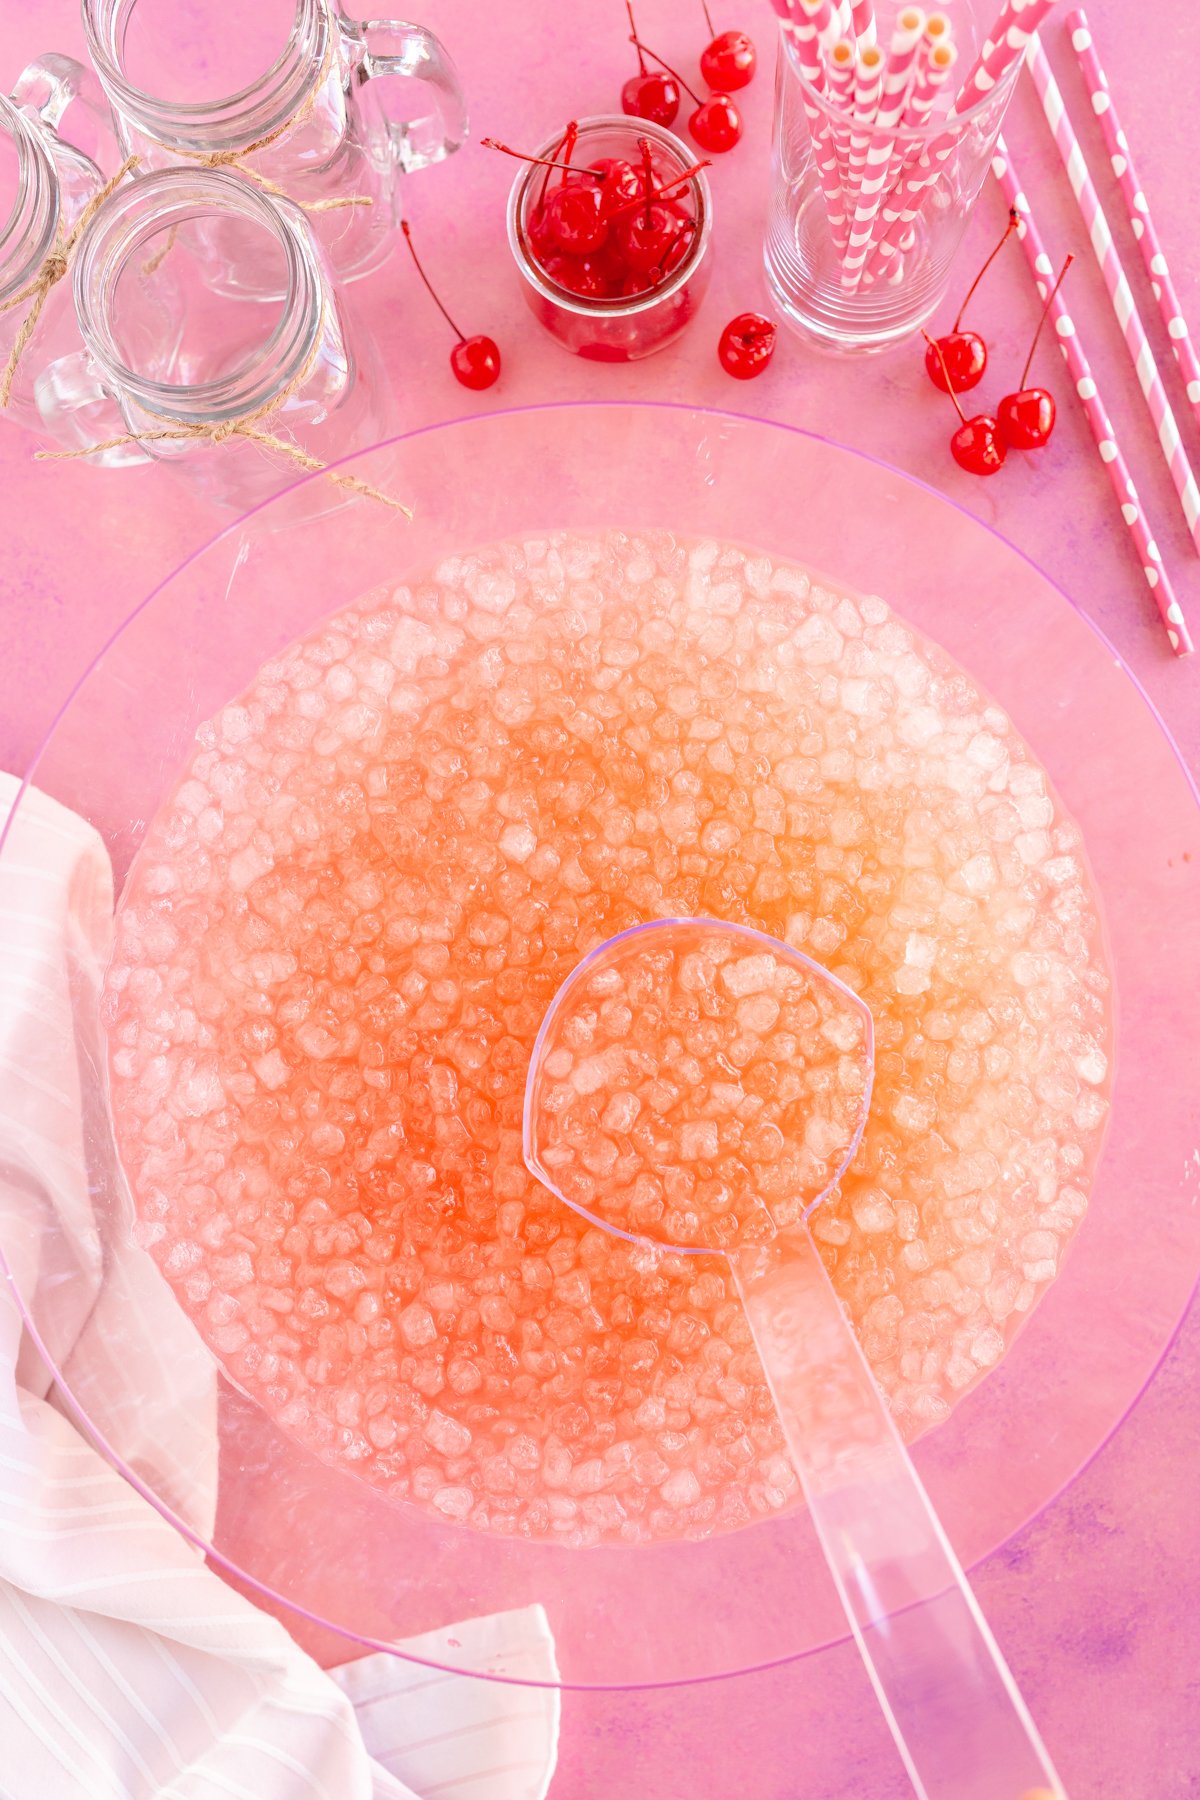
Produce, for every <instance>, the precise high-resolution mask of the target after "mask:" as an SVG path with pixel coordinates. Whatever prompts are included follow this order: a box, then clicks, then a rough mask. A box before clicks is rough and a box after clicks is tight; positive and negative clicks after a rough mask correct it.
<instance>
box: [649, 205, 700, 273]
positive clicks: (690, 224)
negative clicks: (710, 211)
mask: <svg viewBox="0 0 1200 1800" xmlns="http://www.w3.org/2000/svg"><path fill="white" fill-rule="evenodd" d="M698 229H699V227H698V226H697V224H696V221H695V219H685V220H684V221H683V223H682V225H681V226H680V227H679V237H677V238H675V239H674V240H673V241H672V242H671V243H669V244H668V245H667V247H666V249H665V250H664V251H663V253H662V255H661V256H660V257H659V259H658V261H657V262H656V263H655V265H654V266H655V268H656V269H657V270H658V272H659V274H660V275H662V276H663V277H664V278H665V277H666V273H667V271H666V269H665V268H664V266H663V265H664V264H665V262H666V260H667V258H668V256H671V255H673V254H674V251H675V246H676V244H678V242H679V239H680V238H682V237H683V236H684V235H685V233H686V234H688V235H690V234H691V233H692V232H693V231H696V230H698ZM680 260H681V261H682V258H681V259H680ZM678 266H679V265H678V264H676V267H678Z"/></svg>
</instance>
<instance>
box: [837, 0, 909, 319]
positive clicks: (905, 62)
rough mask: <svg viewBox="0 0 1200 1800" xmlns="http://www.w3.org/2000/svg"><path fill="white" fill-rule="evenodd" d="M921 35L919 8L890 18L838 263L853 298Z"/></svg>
mask: <svg viewBox="0 0 1200 1800" xmlns="http://www.w3.org/2000/svg"><path fill="white" fill-rule="evenodd" d="M924 30H925V14H924V13H923V12H922V11H921V9H920V7H918V6H909V7H905V8H904V10H903V11H902V12H900V13H898V14H897V15H896V24H895V28H894V30H893V32H892V41H891V43H890V45H889V46H888V54H887V61H886V63H885V65H884V68H883V81H882V85H881V87H880V91H879V105H878V108H877V110H876V113H875V129H874V131H873V132H872V133H871V137H870V141H869V143H868V145H867V154H866V161H865V163H864V164H863V168H862V174H861V178H860V180H859V185H858V193H857V195H856V197H855V204H854V218H853V220H852V221H851V225H850V238H849V242H848V244H847V247H846V255H845V257H844V258H843V260H842V287H843V288H844V289H845V290H846V292H847V293H851V294H853V293H856V292H857V290H858V284H859V282H860V280H861V279H862V271H863V264H864V262H865V261H866V258H867V251H868V250H869V249H870V247H871V234H872V232H873V230H874V227H875V218H876V215H877V214H878V212H879V203H880V201H881V200H882V198H883V191H884V185H885V183H886V181H887V172H888V166H889V164H890V163H891V160H892V152H893V150H894V149H895V146H896V126H897V125H898V124H899V123H900V120H901V118H902V117H903V114H904V108H905V104H906V102H907V100H908V92H909V85H910V83H911V81H912V77H913V68H914V65H915V63H916V60H917V51H918V49H919V48H920V44H921V38H922V35H923V33H924Z"/></svg>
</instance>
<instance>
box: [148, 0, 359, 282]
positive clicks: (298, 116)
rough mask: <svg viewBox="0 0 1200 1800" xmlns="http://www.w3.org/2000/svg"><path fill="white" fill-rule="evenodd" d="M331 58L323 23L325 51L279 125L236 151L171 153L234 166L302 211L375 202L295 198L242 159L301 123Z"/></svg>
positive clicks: (213, 165) (207, 164)
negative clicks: (297, 102) (297, 101)
mask: <svg viewBox="0 0 1200 1800" xmlns="http://www.w3.org/2000/svg"><path fill="white" fill-rule="evenodd" d="M333 60H334V39H333V31H332V28H331V27H330V26H328V25H327V26H326V32H325V54H324V56H323V57H322V58H321V62H320V66H319V68H318V69H317V72H316V74H315V75H314V77H313V83H312V86H311V87H310V88H309V90H308V93H307V95H306V96H305V98H304V99H303V100H302V101H301V103H300V105H299V106H298V107H297V108H296V110H295V112H294V113H290V114H289V115H288V117H287V118H286V119H284V121H283V123H282V124H281V125H276V126H275V128H274V130H273V131H268V132H265V133H264V134H263V136H262V137H258V138H255V139H254V140H253V142H251V143H249V144H243V145H242V146H241V147H240V149H237V150H185V149H184V148H183V147H182V146H181V145H178V144H174V145H172V146H171V154H172V155H173V156H182V157H185V158H186V159H187V160H188V162H194V163H199V165H200V167H201V168H202V169H234V170H236V172H237V173H238V174H239V175H244V176H245V177H246V179H247V180H248V181H253V182H255V183H256V184H257V186H259V187H260V188H262V189H263V190H264V192H266V193H268V194H276V195H278V196H279V197H280V198H282V199H284V200H292V201H293V202H294V204H295V205H297V206H299V207H301V208H302V209H303V210H304V211H305V212H310V213H319V212H334V211H335V210H336V209H337V208H339V207H343V206H373V205H374V204H375V202H374V200H373V199H372V198H371V196H370V195H369V194H344V195H338V196H335V197H333V198H331V199H328V200H296V198H295V196H294V195H292V194H289V193H288V191H287V189H286V188H285V187H282V186H281V185H280V183H279V182H277V181H272V180H271V179H270V177H269V176H267V175H260V174H259V172H258V170H257V169H251V168H249V167H248V166H247V163H246V160H245V159H246V157H248V156H256V155H257V154H258V152H259V151H260V150H268V149H270V147H271V145H272V144H276V143H278V142H279V139H280V138H281V137H285V136H286V135H287V133H288V132H289V131H294V130H295V128H296V126H297V125H301V124H303V123H304V121H305V120H306V119H307V118H308V115H309V114H310V113H311V112H312V110H313V108H314V107H315V106H316V104H317V96H318V95H319V94H320V92H321V89H322V88H323V87H324V85H325V78H326V76H327V75H328V74H329V71H330V69H331V68H332V67H333ZM169 248H170V241H168V244H167V249H169ZM161 254H162V255H165V254H166V251H165V250H164V251H163V252H162V253H161Z"/></svg>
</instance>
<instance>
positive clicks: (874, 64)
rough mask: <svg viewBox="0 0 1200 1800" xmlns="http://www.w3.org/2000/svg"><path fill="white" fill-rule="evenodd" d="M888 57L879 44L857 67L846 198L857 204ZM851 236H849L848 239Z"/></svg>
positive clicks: (871, 46) (868, 50) (867, 51)
mask: <svg viewBox="0 0 1200 1800" xmlns="http://www.w3.org/2000/svg"><path fill="white" fill-rule="evenodd" d="M886 60H887V59H886V57H885V56H884V54H883V51H882V50H881V49H880V48H879V45H878V44H868V45H867V47H866V49H865V50H860V51H859V53H858V56H857V58H856V61H855V67H854V124H853V125H852V127H851V130H850V168H849V171H848V174H847V179H846V198H847V200H848V202H849V203H850V204H851V205H853V204H854V203H855V200H856V198H857V195H858V190H859V188H860V187H861V185H862V178H863V171H864V170H865V168H866V166H867V151H868V150H869V149H870V147H871V128H872V123H873V121H874V118H875V110H876V108H877V107H878V105H879V95H880V91H881V89H882V87H883V70H884V64H885V62H886ZM848 237H849V234H848V233H847V240H848Z"/></svg>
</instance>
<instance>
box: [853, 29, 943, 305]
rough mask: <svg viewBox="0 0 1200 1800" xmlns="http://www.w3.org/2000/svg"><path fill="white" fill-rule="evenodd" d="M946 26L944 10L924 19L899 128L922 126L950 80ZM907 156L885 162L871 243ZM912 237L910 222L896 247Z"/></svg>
mask: <svg viewBox="0 0 1200 1800" xmlns="http://www.w3.org/2000/svg"><path fill="white" fill-rule="evenodd" d="M935 22H936V26H935V30H934V33H933V36H932V38H931V37H930V34H929V28H930V26H931V25H935ZM948 27H949V20H948V19H947V17H946V15H945V13H931V14H930V15H929V18H928V19H926V21H925V36H924V38H923V39H922V40H921V45H920V48H919V50H918V52H917V63H916V74H915V75H914V76H913V85H912V90H911V92H910V93H909V96H908V103H907V105H906V106H905V108H904V115H903V117H902V118H901V121H900V125H901V129H902V130H910V131H919V130H920V128H921V127H922V125H924V124H925V122H926V120H927V119H928V117H929V115H930V113H931V112H932V111H933V103H934V101H935V100H936V99H937V97H938V94H939V92H940V91H941V89H942V88H943V87H944V86H945V84H946V82H947V80H948V79H949V76H950V71H951V70H952V69H953V67H954V64H955V62H956V61H957V59H958V50H957V49H956V47H955V45H954V43H953V42H952V40H951V39H950V37H949V36H948V35H947V32H948ZM907 156H908V152H907V151H905V150H899V149H897V150H893V152H892V160H891V162H890V163H889V165H888V172H887V175H886V177H885V179H884V183H883V198H882V200H881V202H880V210H879V213H878V215H877V216H876V219H875V228H874V231H873V233H872V238H873V243H877V242H878V240H879V237H880V235H881V233H882V231H883V230H885V229H886V226H885V225H884V224H883V222H882V221H883V209H884V207H885V206H886V205H887V201H888V196H889V195H890V194H891V193H892V192H893V191H894V189H895V185H896V182H897V181H898V180H899V178H900V173H901V171H902V169H903V168H904V165H905V161H906V160H907ZM915 236H916V232H915V230H914V228H913V227H912V226H911V225H910V226H909V227H908V229H907V231H906V232H905V234H904V236H903V237H902V238H901V239H900V241H899V243H898V245H897V250H898V251H900V252H901V253H903V252H904V251H905V250H908V249H910V248H911V246H912V241H913V239H914V238H915ZM902 262H903V256H902V254H901V255H896V256H893V257H892V259H891V263H890V264H889V267H890V268H891V274H890V275H889V277H888V279H889V280H892V279H894V278H895V276H896V271H897V270H898V269H899V268H900V267H901V266H902ZM874 280H875V276H874V275H873V274H872V273H871V269H870V266H869V265H868V266H867V267H866V268H865V269H864V270H863V281H864V283H865V284H866V285H867V286H870V285H871V284H872V283H873V282H874Z"/></svg>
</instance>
